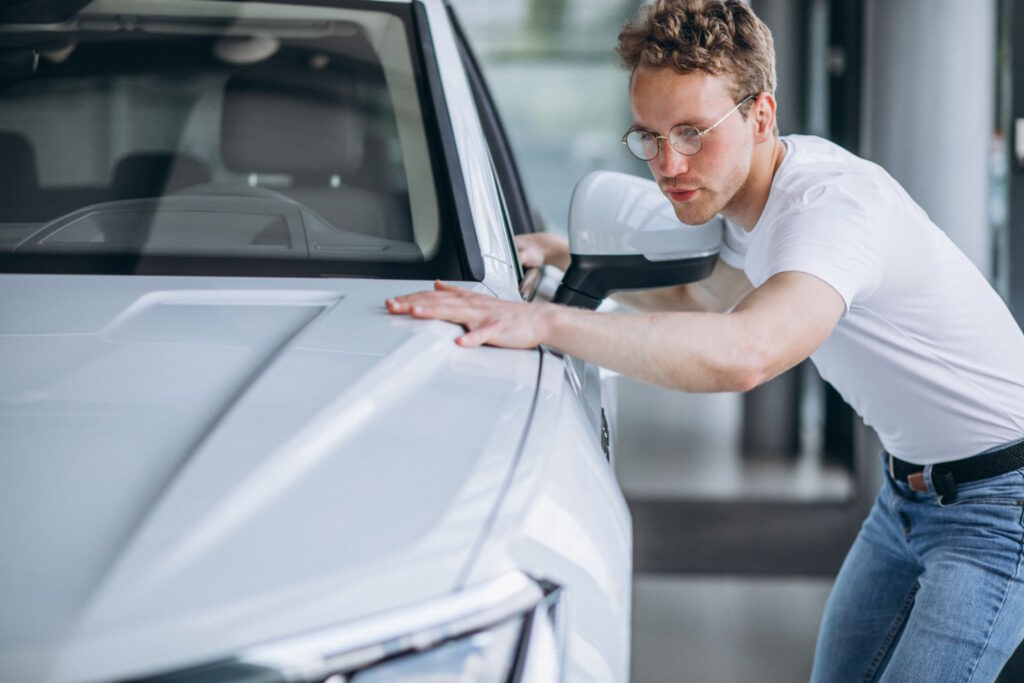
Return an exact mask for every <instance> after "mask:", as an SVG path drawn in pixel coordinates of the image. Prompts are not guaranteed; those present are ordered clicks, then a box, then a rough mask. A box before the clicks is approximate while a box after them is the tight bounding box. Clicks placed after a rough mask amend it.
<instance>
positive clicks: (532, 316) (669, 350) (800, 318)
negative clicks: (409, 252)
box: [387, 272, 845, 391]
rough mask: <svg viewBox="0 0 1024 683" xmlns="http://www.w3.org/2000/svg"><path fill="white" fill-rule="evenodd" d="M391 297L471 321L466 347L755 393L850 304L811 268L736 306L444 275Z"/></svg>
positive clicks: (411, 309) (418, 310) (820, 337)
mask: <svg viewBox="0 0 1024 683" xmlns="http://www.w3.org/2000/svg"><path fill="white" fill-rule="evenodd" d="M435 288H436V289H435V291H433V292H419V293H417V294H411V295H407V296H402V297H397V298H396V299H392V300H389V301H388V302H387V305H388V310H390V311H391V312H392V313H409V314H411V315H412V316H413V317H417V318H440V319H443V320H449V321H452V322H455V323H459V324H461V325H463V326H464V327H465V328H466V329H467V330H468V332H467V333H466V334H463V335H462V336H460V337H459V338H458V339H457V340H456V342H457V343H458V344H460V345H462V346H479V345H481V344H490V345H493V346H505V347H511V348H532V347H534V346H537V345H538V344H547V345H549V346H553V347H555V348H557V349H561V350H562V351H565V352H566V353H569V354H572V355H574V356H576V357H578V358H582V359H583V360H586V361H589V362H591V363H594V364H596V365H600V366H602V367H606V368H609V369H610V370H614V371H616V372H619V373H621V374H623V375H627V376H629V377H634V378H637V379H640V380H642V381H644V382H648V383H651V384H657V385H660V386H665V387H670V388H675V389H682V390H684V391H747V390H749V389H752V388H754V387H755V386H757V385H759V384H761V383H763V382H766V381H768V380H769V379H771V378H772V377H775V376H776V375H778V374H780V373H782V372H783V371H785V370H787V369H789V368H791V367H793V366H794V365H796V364H797V363H799V362H800V361H802V360H803V359H805V358H807V357H808V356H809V355H810V354H811V353H813V352H814V350H815V349H817V348H818V346H820V345H821V344H822V343H823V342H824V341H825V339H827V338H828V335H829V334H830V333H831V332H832V330H833V328H834V327H835V326H836V323H838V322H839V319H840V317H841V316H842V314H843V311H844V310H845V304H844V302H843V299H842V297H840V296H839V294H838V293H837V292H836V291H835V290H834V289H832V287H831V286H829V285H828V284H826V283H825V282H824V281H823V280H820V279H818V278H817V277H814V276H813V275H808V274H806V273H798V272H786V273H780V274H778V275H775V276H773V277H772V278H771V279H769V280H768V281H767V282H766V283H764V284H763V285H762V286H761V287H758V288H757V289H755V290H754V291H752V292H751V293H750V294H749V295H748V296H747V297H746V298H744V299H743V301H741V302H740V303H739V304H738V305H737V306H736V308H734V309H733V310H732V312H730V313H698V312H693V313H688V312H671V313H649V314H607V313H595V312H593V311H585V310H581V309H575V308H569V307H567V306H559V305H556V304H522V303H516V302H509V301H501V300H498V299H495V298H493V297H489V296H484V295H480V294H472V293H470V292H467V291H465V290H463V289H461V288H458V287H453V286H451V285H445V284H443V283H440V282H438V283H437V284H436V285H435Z"/></svg>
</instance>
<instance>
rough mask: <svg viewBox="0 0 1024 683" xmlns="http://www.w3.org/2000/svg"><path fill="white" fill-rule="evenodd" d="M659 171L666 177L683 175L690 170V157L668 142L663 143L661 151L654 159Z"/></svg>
mask: <svg viewBox="0 0 1024 683" xmlns="http://www.w3.org/2000/svg"><path fill="white" fill-rule="evenodd" d="M654 161H655V163H656V164H657V165H658V171H659V172H660V173H661V175H663V176H666V177H669V178H671V177H674V176H677V175H682V174H684V173H686V172H687V171H688V170H690V157H688V156H686V155H685V154H682V153H681V152H679V151H677V150H676V149H675V148H674V147H673V146H672V145H670V144H669V143H668V140H662V141H661V150H660V151H659V152H658V156H656V157H654Z"/></svg>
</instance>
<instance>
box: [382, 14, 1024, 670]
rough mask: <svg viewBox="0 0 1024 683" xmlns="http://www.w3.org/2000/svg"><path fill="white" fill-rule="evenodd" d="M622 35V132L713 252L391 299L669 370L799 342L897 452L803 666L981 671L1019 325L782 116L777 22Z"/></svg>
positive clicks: (1014, 409)
mask: <svg viewBox="0 0 1024 683" xmlns="http://www.w3.org/2000/svg"><path fill="white" fill-rule="evenodd" d="M618 52H619V55H620V57H621V58H622V60H623V62H624V63H625V65H626V67H627V68H629V69H630V70H631V79H630V87H629V102H630V108H631V111H632V114H633V126H632V127H631V129H630V131H629V132H628V133H627V136H626V137H625V138H624V139H625V141H626V142H627V144H628V146H629V149H630V151H632V152H633V153H634V154H636V155H637V156H639V157H641V158H643V159H646V160H647V162H648V164H649V166H650V169H651V172H652V174H653V175H654V178H655V179H656V180H657V182H658V184H659V186H660V187H661V189H662V191H663V192H664V194H665V195H666V197H667V198H668V200H669V201H671V202H672V205H673V207H674V209H675V212H676V215H677V216H678V217H679V219H680V221H682V222H683V223H687V224H700V223H703V222H705V221H707V220H709V219H711V218H712V217H713V216H715V215H716V214H720V215H721V216H723V217H724V218H725V219H726V239H725V245H724V247H723V250H722V253H721V257H720V261H719V263H718V265H717V267H716V268H715V270H714V272H713V273H712V275H711V276H710V277H709V278H708V279H707V280H705V281H703V282H700V283H696V284H692V285H687V286H683V287H675V288H668V289H662V290H656V291H652V292H647V293H637V294H633V295H630V296H623V297H621V298H622V299H623V300H624V301H628V302H629V303H630V304H631V305H633V306H634V307H635V308H639V309H643V310H646V311H653V312H649V313H643V314H641V313H636V314H603V313H595V312H591V311H583V310H575V309H569V308H566V307H562V306H557V305H554V304H545V303H542V304H519V303H513V302H505V301H498V300H495V299H493V298H490V297H485V296H480V295H473V294H470V293H468V292H466V291H464V290H462V289H460V288H457V287H452V286H449V285H445V284H442V283H438V284H437V285H436V291H433V292H421V293H417V294H412V295H409V296H403V297H398V298H396V299H394V300H390V301H388V302H387V305H388V308H389V310H390V311H391V312H392V313H396V314H411V315H413V316H414V317H421V318H442V319H446V320H450V321H453V322H456V323H459V324H461V325H463V326H464V327H465V328H466V329H467V332H466V333H465V334H463V335H461V336H460V337H459V338H458V340H457V342H458V343H459V344H461V345H463V346H476V345H479V344H491V345H495V346H507V347H517V348H528V347H533V346H536V345H538V344H547V345H550V346H552V347H555V348H558V349H561V350H563V351H566V352H568V353H570V354H572V355H575V356H578V357H580V358H583V359H586V360H588V361H591V362H593V363H597V364H599V365H602V366H605V367H608V368H611V369H612V370H615V371H617V372H620V373H622V374H625V375H629V376H631V377H636V378H639V379H641V380H644V381H647V382H650V383H653V384H659V385H663V386H669V387H675V388H678V389H682V390H684V391H745V390H748V389H751V388H753V387H755V386H757V385H759V384H761V383H762V382H765V381H767V380H769V379H771V378H772V377H775V376H776V375H778V374H779V373H781V372H783V371H785V370H787V369H788V368H791V367H793V366H794V365H796V364H797V363H799V362H800V361H802V360H803V359H804V358H807V357H810V358H811V359H812V361H813V362H814V363H815V365H816V367H817V368H818V370H819V372H820V373H821V375H822V376H823V377H824V378H825V379H826V380H828V381H829V382H830V383H832V384H833V385H834V386H835V387H836V389H838V390H839V392H840V393H841V394H842V395H843V397H844V398H845V399H846V400H847V402H849V403H850V404H851V405H852V406H853V407H854V408H855V409H856V410H857V411H858V412H859V413H860V414H861V415H862V416H863V417H864V419H865V420H866V422H867V423H868V424H870V425H872V426H873V427H874V428H875V429H876V431H877V432H878V433H879V436H880V437H881V439H882V443H883V444H884V446H885V448H886V451H887V453H889V454H892V456H891V457H888V458H887V461H886V466H887V470H888V471H889V474H888V477H887V480H886V483H885V485H884V486H883V488H882V491H881V492H880V494H879V497H878V500H877V502H876V505H875V506H874V508H873V510H872V512H871V513H870V515H869V517H868V519H867V520H866V521H865V523H864V526H863V527H862V529H861V532H860V534H859V536H858V538H857V540H856V542H855V543H854V545H853V547H852V548H851V550H850V553H849V555H848V556H847V559H846V561H845V562H844V564H843V567H842V569H841V570H840V573H839V575H838V577H837V579H836V583H835V586H834V589H833V592H832V595H831V597H830V599H829V602H828V604H827V606H826V609H825V615H824V618H823V621H822V626H821V632H820V634H819V638H818V645H817V650H816V653H815V663H814V671H813V674H812V678H813V679H814V680H816V681H849V680H879V679H880V680H885V681H940V680H941V681H957V680H964V681H966V680H971V681H983V680H987V681H990V680H993V679H994V678H995V677H996V676H997V675H998V672H999V671H1000V669H1001V668H1002V665H1003V663H1004V662H1005V661H1006V660H1007V659H1008V658H1009V656H1010V654H1012V652H1013V651H1014V649H1015V648H1016V646H1017V645H1018V643H1020V642H1021V640H1022V638H1024V580H1022V577H1021V565H1022V561H1024V545H1022V540H1024V523H1022V510H1024V469H1021V468H1022V466H1024V335H1022V334H1021V331H1020V329H1019V328H1018V327H1017V325H1016V323H1015V322H1014V320H1013V318H1012V316H1011V315H1010V313H1009V311H1008V310H1007V309H1006V307H1005V305H1004V304H1003V303H1002V301H1001V300H1000V299H999V297H998V296H997V295H996V294H995V292H994V291H993V290H992V289H991V287H990V286H989V285H988V283H987V282H986V281H985V279H984V277H982V275H981V274H980V273H979V272H978V271H977V269H975V268H974V267H973V265H971V263H970V262H969V261H968V260H967V258H966V257H965V256H964V255H963V254H962V253H961V252H960V251H958V250H957V249H956V247H955V246H953V244H952V243H951V242H950V241H949V240H948V239H947V238H946V236H945V235H944V234H943V233H942V232H941V231H940V230H939V229H938V228H936V227H935V226H934V225H933V224H932V223H931V222H930V221H929V219H928V217H927V216H926V215H925V213H924V212H923V211H922V210H921V209H920V208H919V207H918V206H917V205H916V204H914V202H913V201H912V200H911V199H910V198H909V197H908V196H907V194H906V193H905V192H904V191H903V189H902V188H901V187H900V186H899V185H898V184H897V183H896V182H895V181H894V180H893V179H892V178H891V177H890V176H888V174H886V173H885V172H884V171H883V170H882V169H881V168H879V167H877V166H876V165H874V164H871V163H870V162H867V161H864V160H862V159H859V158H857V157H855V156H853V155H851V154H849V153H847V152H845V151H844V150H842V149H841V148H839V147H837V146H835V145H833V144H832V143H830V142H827V141H825V140H821V139H818V138H813V137H805V136H789V137H784V138H780V137H779V135H778V133H777V128H776V125H775V106H776V104H775V99H774V96H773V93H774V90H775V68H774V51H773V46H772V39H771V35H770V33H769V31H768V29H767V28H766V27H765V26H764V24H763V23H761V22H760V20H758V19H757V17H755V16H754V14H753V13H752V12H751V10H750V9H749V8H748V7H747V6H746V5H744V4H743V3H742V2H739V1H738V0H726V1H725V2H722V1H721V0H706V1H702V0H659V1H658V2H656V3H655V4H653V5H649V6H647V7H645V8H644V9H643V10H641V13H640V16H639V18H638V20H637V21H636V22H634V23H631V24H627V25H626V26H625V27H624V28H623V30H622V32H621V33H620V35H619V44H618ZM519 247H520V251H521V253H522V260H523V261H524V262H525V263H526V264H527V265H540V264H541V263H555V264H556V265H560V266H562V267H563V268H564V267H565V266H566V265H567V263H568V249H567V245H566V244H565V242H564V240H561V239H560V238H557V237H553V236H551V235H537V236H533V237H530V238H526V239H523V240H522V241H521V242H520V244H519ZM740 656H742V655H740Z"/></svg>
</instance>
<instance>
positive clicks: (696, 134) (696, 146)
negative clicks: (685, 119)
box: [668, 126, 701, 156]
mask: <svg viewBox="0 0 1024 683" xmlns="http://www.w3.org/2000/svg"><path fill="white" fill-rule="evenodd" d="M668 141H669V142H671V143H672V147H673V148H674V149H675V150H676V151H677V152H679V153H680V154H686V155H690V156H692V155H694V154H696V153H697V152H699V151H700V142H701V141H700V131H698V130H697V129H696V128H694V127H693V126H676V127H675V128H673V129H672V130H670V131H669V132H668Z"/></svg>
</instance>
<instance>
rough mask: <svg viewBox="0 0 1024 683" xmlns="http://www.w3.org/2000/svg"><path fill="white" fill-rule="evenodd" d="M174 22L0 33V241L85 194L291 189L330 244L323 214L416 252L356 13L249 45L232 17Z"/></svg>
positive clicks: (397, 252)
mask: <svg viewBox="0 0 1024 683" xmlns="http://www.w3.org/2000/svg"><path fill="white" fill-rule="evenodd" d="M193 28H195V27H193ZM203 28H204V29H205V27H203ZM180 29H181V27H180V26H158V25H157V23H156V22H154V24H153V26H151V27H150V30H147V31H144V32H140V31H130V30H127V31H126V30H124V27H123V26H109V27H107V26H104V25H102V22H99V21H95V22H92V23H90V22H86V21H79V22H78V30H76V31H60V32H49V33H45V34H36V33H31V32H29V33H16V32H11V33H5V34H3V35H0V64H2V66H0V92H3V98H4V106H3V107H2V108H0V158H2V159H4V164H3V166H2V169H0V247H2V248H6V249H17V248H19V245H23V244H24V242H25V239H26V236H27V235H29V234H32V233H33V232H34V231H35V230H36V228H38V226H39V225H43V224H47V223H49V222H51V221H54V220H56V219H58V218H60V217H62V216H66V215H68V214H71V213H73V212H75V211H77V210H80V209H82V208H83V207H91V206H95V205H102V204H105V203H108V202H117V201H124V200H138V199H147V198H148V199H156V198H165V200H166V199H171V198H174V197H180V196H184V195H198V196H221V197H228V196H232V197H236V198H238V199H239V200H240V201H243V198H247V197H256V198H263V199H269V198H276V199H278V200H279V201H285V202H287V201H290V202H294V203H298V204H299V205H300V206H301V207H302V208H303V209H305V210H307V214H312V215H314V216H315V219H314V220H312V221H311V223H312V224H315V225H316V228H317V229H319V230H320V231H321V233H322V234H321V235H320V236H319V237H318V238H314V239H313V240H311V242H312V241H315V240H319V243H321V244H327V245H328V247H325V248H327V250H328V251H329V250H330V244H331V238H330V237H329V235H328V234H327V232H326V231H329V230H331V229H333V230H334V231H336V232H338V233H344V234H345V235H349V236H350V235H365V236H367V237H369V238H371V241H372V240H383V241H385V242H382V244H385V246H386V248H388V249H389V250H390V253H391V256H392V257H397V258H399V259H401V260H408V259H410V258H413V257H415V258H416V259H418V260H422V259H423V258H424V252H427V251H429V248H430V247H431V246H432V245H429V244H423V241H424V240H423V235H422V234H421V235H420V236H419V237H420V239H419V240H417V235H416V234H415V230H414V218H413V211H412V208H411V204H410V193H409V188H408V180H407V174H408V172H409V171H410V169H407V168H405V164H404V163H403V148H402V146H401V141H400V139H399V130H398V124H397V123H396V116H397V114H396V111H395V104H394V103H393V101H392V97H391V95H390V93H389V90H388V83H387V81H386V77H385V70H384V67H383V66H382V64H381V60H380V57H379V56H378V55H377V53H376V51H375V50H374V48H373V47H372V46H371V44H370V41H369V39H368V37H367V35H366V32H365V31H364V30H363V27H362V26H360V25H359V24H357V23H354V22H352V23H346V22H337V21H335V22H326V23H325V25H318V24H314V23H310V25H309V26H306V27H302V28H301V30H297V31H293V33H295V34H297V35H295V36H294V37H292V36H289V37H285V38H274V39H273V40H272V41H270V45H269V49H265V50H263V52H262V54H258V55H256V57H254V56H253V55H252V53H253V43H256V42H257V40H256V38H254V37H253V36H251V35H246V32H245V31H244V30H240V29H239V27H238V26H236V27H235V29H236V30H234V31H232V32H230V33H229V32H226V31H225V32H224V33H221V34H220V35H218V33H217V32H215V31H210V30H192V31H187V30H180ZM261 40H263V41H264V42H266V40H265V39H261ZM257 47H259V46H257ZM27 55H34V56H33V57H31V59H30V58H29V57H27ZM257 57H258V58H257ZM325 226H326V227H325ZM420 232H421V233H423V232H424V231H423V230H421V231H420ZM428 232H429V231H428ZM434 232H435V233H436V230H435V231H434ZM92 239H93V241H102V240H103V239H104V238H103V236H102V231H101V233H99V236H98V237H97V236H94V237H93V238H92ZM339 239H340V242H339V244H342V245H345V246H346V248H347V247H348V246H351V244H352V241H351V240H350V239H343V238H339ZM435 241H436V234H435ZM388 243H391V244H390V246H387V244H388ZM417 243H418V244H417ZM401 244H404V247H402V246H400V245H401ZM417 247H418V248H417ZM310 257H312V258H316V257H317V255H316V254H313V253H311V254H310Z"/></svg>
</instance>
